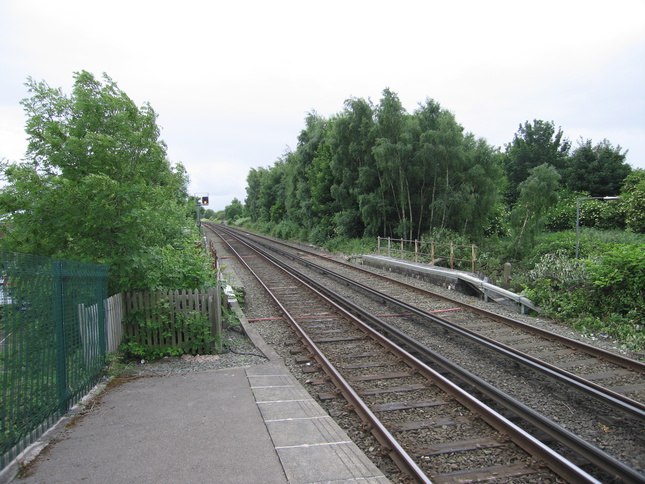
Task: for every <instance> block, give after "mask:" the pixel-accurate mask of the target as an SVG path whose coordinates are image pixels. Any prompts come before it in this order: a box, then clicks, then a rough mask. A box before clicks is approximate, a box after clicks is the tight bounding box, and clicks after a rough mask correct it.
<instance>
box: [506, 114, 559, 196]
mask: <svg viewBox="0 0 645 484" xmlns="http://www.w3.org/2000/svg"><path fill="white" fill-rule="evenodd" d="M570 146H571V143H570V142H569V141H568V140H567V139H566V138H565V137H564V134H563V133H562V130H561V129H558V131H557V132H556V131H555V126H554V124H553V123H552V122H545V121H541V120H537V119H536V120H533V123H529V122H528V121H527V122H525V123H524V125H520V127H519V129H518V131H517V133H516V134H515V137H514V138H513V141H512V142H511V143H510V144H508V145H507V146H506V153H505V157H504V169H505V171H506V177H507V178H508V181H509V185H508V193H507V197H508V200H509V201H510V202H512V203H513V202H515V201H516V200H517V199H518V198H519V196H520V184H521V183H522V182H524V180H526V179H527V178H528V177H529V175H530V171H531V170H532V169H534V168H536V167H538V166H540V165H544V164H549V165H551V166H553V167H554V168H555V169H556V171H558V172H559V171H561V170H562V169H563V168H564V166H565V165H566V162H567V157H568V154H569V149H570Z"/></svg>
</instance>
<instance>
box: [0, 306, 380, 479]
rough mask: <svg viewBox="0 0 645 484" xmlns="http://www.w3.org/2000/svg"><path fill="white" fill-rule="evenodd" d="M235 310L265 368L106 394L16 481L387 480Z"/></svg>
mask: <svg viewBox="0 0 645 484" xmlns="http://www.w3.org/2000/svg"><path fill="white" fill-rule="evenodd" d="M233 309H234V310H235V311H236V312H238V316H240V317H241V318H242V324H243V327H244V328H245V330H246V331H247V334H249V336H250V337H251V339H253V341H254V343H256V346H257V347H258V348H259V349H260V350H261V351H263V352H264V353H265V354H266V355H267V356H268V357H269V362H268V363H266V364H262V365H257V366H252V367H240V368H229V369H222V370H211V371H202V372H193V373H175V374H170V375H168V376H165V377H145V378H138V379H132V380H130V381H126V382H123V383H121V384H119V385H117V386H114V387H112V388H109V389H108V390H107V391H105V392H104V393H103V394H102V395H101V397H100V398H99V399H97V400H95V401H94V402H95V404H94V405H93V404H92V403H90V404H88V405H87V408H91V410H90V411H88V412H87V413H86V414H85V415H84V416H83V417H82V418H78V419H74V418H73V417H72V418H70V417H69V416H68V417H67V418H66V419H65V420H63V422H62V423H61V425H59V430H58V431H57V432H55V433H54V435H52V434H50V435H46V436H45V437H46V438H49V439H52V438H53V439H54V444H53V445H50V446H48V447H46V448H45V449H44V450H42V449H43V447H44V445H40V446H39V447H38V446H37V447H35V448H33V449H32V450H31V452H32V453H37V452H39V451H42V452H41V453H40V455H39V456H38V458H37V459H36V460H35V461H34V462H33V464H32V465H31V466H30V472H29V473H28V475H27V477H22V478H15V479H14V482H15V483H21V484H35V483H39V484H40V483H46V484H50V483H77V482H83V483H89V484H92V483H121V482H138V483H140V484H147V483H150V484H158V483H177V482H182V483H211V482H212V483H224V484H229V483H230V484H238V483H239V484H248V483H253V482H262V483H270V484H274V483H275V484H280V483H292V484H307V483H310V484H313V483H338V484H340V483H348V484H349V483H357V484H358V483H360V484H370V483H373V484H385V483H388V482H390V481H389V480H388V479H387V478H386V477H385V476H384V475H383V473H382V472H381V471H380V470H379V469H378V468H377V467H376V466H375V465H374V464H373V463H372V462H371V461H370V460H369V459H368V458H367V456H365V454H364V453H363V452H362V451H361V450H360V449H359V448H358V447H357V446H356V445H355V444H354V443H353V442H352V441H351V440H350V439H349V437H348V436H347V434H346V433H345V432H344V431H343V430H342V429H341V428H340V427H339V426H338V425H337V424H336V423H335V422H334V420H333V419H332V418H331V417H330V416H329V415H327V413H326V412H325V411H324V410H323V409H322V407H320V405H318V403H317V402H316V401H315V400H314V399H313V398H312V397H311V396H310V394H309V393H308V392H307V391H306V390H305V389H304V388H303V387H302V386H301V385H300V383H299V382H298V380H296V379H295V378H294V377H293V375H292V374H291V373H290V372H289V370H288V369H287V368H286V366H285V365H284V363H283V362H282V360H281V359H280V358H279V356H278V355H277V354H276V353H275V352H274V351H273V350H272V349H271V348H270V347H269V346H267V345H266V344H265V343H264V341H262V340H261V338H259V336H258V335H257V333H256V332H255V331H254V329H253V327H252V326H251V325H249V323H248V322H247V321H246V318H244V315H243V314H242V313H241V311H240V309H239V307H237V306H236V305H235V304H233ZM31 457H33V456H31ZM5 470H6V469H5ZM7 476H8V474H7V473H5V474H4V478H5V480H3V478H2V476H0V482H9V481H10V479H11V477H7Z"/></svg>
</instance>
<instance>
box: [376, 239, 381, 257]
mask: <svg viewBox="0 0 645 484" xmlns="http://www.w3.org/2000/svg"><path fill="white" fill-rule="evenodd" d="M376 247H377V249H376V253H377V254H378V255H381V236H380V235H379V236H378V237H377V241H376Z"/></svg>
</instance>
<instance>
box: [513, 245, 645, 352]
mask: <svg viewBox="0 0 645 484" xmlns="http://www.w3.org/2000/svg"><path fill="white" fill-rule="evenodd" d="M529 281H530V285H529V286H528V287H527V288H526V290H525V294H526V295H527V296H528V297H529V298H531V299H532V300H533V301H534V302H535V303H536V304H538V305H539V306H541V307H542V308H543V309H544V311H545V313H546V314H548V315H550V316H552V317H554V318H556V319H558V320H561V321H566V322H568V323H569V324H571V325H572V326H573V327H574V328H576V329H578V330H580V331H583V332H585V333H588V334H596V335H598V334H604V335H606V336H611V337H614V338H617V339H619V340H620V341H621V342H622V343H623V344H625V345H626V346H628V347H630V348H632V349H635V350H641V349H642V348H643V346H644V345H645V248H643V246H639V245H619V244H612V245H608V246H606V247H605V250H604V252H603V254H602V255H598V256H596V257H594V258H592V259H587V260H576V259H573V258H571V257H570V256H569V255H567V253H565V252H564V251H559V252H556V253H555V254H545V255H544V256H543V257H542V259H541V261H540V262H539V263H538V264H536V265H535V268H534V269H533V270H532V271H531V272H530V273H529Z"/></svg>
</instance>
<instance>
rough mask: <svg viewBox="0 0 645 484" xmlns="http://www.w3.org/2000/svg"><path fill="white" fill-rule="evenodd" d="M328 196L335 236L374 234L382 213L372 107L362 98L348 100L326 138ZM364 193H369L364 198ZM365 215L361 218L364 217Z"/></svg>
mask: <svg viewBox="0 0 645 484" xmlns="http://www.w3.org/2000/svg"><path fill="white" fill-rule="evenodd" d="M329 143H330V145H331V146H330V148H331V149H330V152H331V153H330V154H331V157H330V160H329V163H330V169H331V175H332V180H333V183H332V185H331V187H330V194H331V196H332V198H333V199H334V200H335V203H336V209H337V211H336V214H335V216H334V224H335V226H336V231H337V233H338V234H339V235H343V236H346V237H350V238H352V237H361V236H362V235H363V234H364V233H365V232H366V221H367V226H368V231H369V232H370V233H372V232H374V233H377V232H378V230H379V229H380V228H381V222H382V221H383V220H384V218H385V217H384V216H383V212H384V211H385V210H386V206H385V203H384V202H383V194H382V190H381V185H380V184H379V181H378V178H377V173H376V169H375V163H374V158H373V155H372V147H373V146H374V108H373V106H372V104H371V103H370V102H368V101H365V100H364V99H356V98H352V99H348V100H346V101H345V109H344V110H343V112H342V113H341V114H339V115H338V116H337V117H336V118H335V119H334V121H333V123H332V127H331V130H330V135H329ZM366 194H371V195H370V196H369V197H367V198H364V196H365V195H366ZM364 214H365V215H364Z"/></svg>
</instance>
